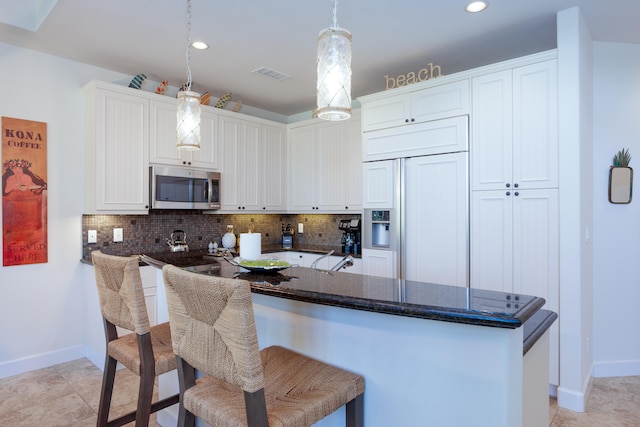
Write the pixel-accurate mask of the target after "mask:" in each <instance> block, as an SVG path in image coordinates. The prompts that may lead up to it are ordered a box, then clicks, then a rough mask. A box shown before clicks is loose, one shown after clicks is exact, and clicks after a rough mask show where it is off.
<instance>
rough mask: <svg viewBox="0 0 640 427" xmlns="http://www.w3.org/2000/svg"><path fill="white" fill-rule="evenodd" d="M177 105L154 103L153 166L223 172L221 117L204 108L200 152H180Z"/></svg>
mask: <svg viewBox="0 0 640 427" xmlns="http://www.w3.org/2000/svg"><path fill="white" fill-rule="evenodd" d="M176 108H177V103H176V101H175V100H174V99H167V100H152V101H150V148H149V161H150V162H151V163H157V164H165V165H177V166H191V167H197V168H203V169H208V170H219V169H220V142H219V137H218V132H217V129H218V115H217V114H216V113H214V112H211V111H206V110H205V109H204V108H203V110H202V112H201V114H200V150H198V151H184V150H178V149H177V148H176V126H177V121H178V120H177V116H176Z"/></svg>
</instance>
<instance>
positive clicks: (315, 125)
mask: <svg viewBox="0 0 640 427" xmlns="http://www.w3.org/2000/svg"><path fill="white" fill-rule="evenodd" d="M359 128H360V125H359V115H358V114H357V113H354V115H353V116H352V118H351V119H349V120H347V121H343V122H324V121H314V122H310V123H306V124H303V125H297V126H295V127H291V128H290V129H289V141H288V145H289V147H288V152H289V159H288V161H289V179H288V182H289V211H290V212H311V213H345V212H355V213H360V210H361V209H362V195H361V194H362V190H361V188H362V187H361V185H362V165H361V154H360V153H361V148H360V145H361V139H360V133H359V130H358V129H359Z"/></svg>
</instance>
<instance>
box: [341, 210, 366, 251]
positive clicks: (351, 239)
mask: <svg viewBox="0 0 640 427" xmlns="http://www.w3.org/2000/svg"><path fill="white" fill-rule="evenodd" d="M338 228H339V229H340V230H342V238H341V239H340V245H341V247H342V252H343V253H345V254H361V253H362V248H361V244H360V236H361V226H360V218H352V219H341V220H340V223H339V225H338Z"/></svg>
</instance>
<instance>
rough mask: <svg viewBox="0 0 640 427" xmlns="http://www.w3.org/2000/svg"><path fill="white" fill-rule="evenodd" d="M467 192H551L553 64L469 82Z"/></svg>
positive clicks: (554, 174) (554, 164)
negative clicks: (469, 178) (469, 186)
mask: <svg viewBox="0 0 640 427" xmlns="http://www.w3.org/2000/svg"><path fill="white" fill-rule="evenodd" d="M472 91H473V114H472V129H473V131H472V141H471V152H472V163H471V170H472V189H473V190H498V189H502V188H519V189H521V190H524V189H532V188H556V187H557V186H558V106H557V102H558V101H557V70H556V61H555V60H552V61H547V62H541V63H538V64H532V65H528V66H523V67H519V68H514V69H513V70H508V71H502V72H499V73H494V74H489V75H486V76H481V77H477V78H474V79H473V90H472Z"/></svg>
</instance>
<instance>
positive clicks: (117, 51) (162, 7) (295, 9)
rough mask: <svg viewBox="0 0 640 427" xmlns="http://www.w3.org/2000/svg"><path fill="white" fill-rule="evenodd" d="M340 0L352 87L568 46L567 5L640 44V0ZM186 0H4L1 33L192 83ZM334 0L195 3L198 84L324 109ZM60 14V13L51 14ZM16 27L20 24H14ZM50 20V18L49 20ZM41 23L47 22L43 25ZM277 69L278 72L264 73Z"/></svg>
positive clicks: (612, 35)
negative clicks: (319, 63) (473, 2)
mask: <svg viewBox="0 0 640 427" xmlns="http://www.w3.org/2000/svg"><path fill="white" fill-rule="evenodd" d="M488 1H489V7H488V9H487V10H486V11H484V12H482V13H479V14H469V13H466V12H465V11H464V6H465V5H466V0H339V1H338V13H337V15H338V24H339V26H341V27H343V28H346V29H348V30H349V31H351V33H352V35H353V45H352V49H353V60H352V72H353V76H352V96H353V98H357V97H358V96H362V95H366V94H370V93H374V92H379V91H382V90H384V89H385V78H384V76H385V75H389V76H396V75H398V74H406V73H408V72H410V71H414V72H417V71H418V70H420V69H421V68H423V67H425V66H426V65H427V64H429V63H433V64H436V65H440V66H441V67H442V71H443V74H452V73H454V72H458V71H462V70H466V69H470V68H475V67H478V66H482V65H486V64H490V63H493V62H497V61H501V60H505V59H510V58H515V57H518V56H522V55H527V54H530V53H535V52H540V51H544V50H548V49H553V48H555V47H556V31H555V22H556V12H557V11H560V10H563V9H567V8H570V7H574V6H579V7H580V9H581V11H582V14H583V17H584V20H585V22H586V24H587V26H588V28H589V30H590V32H591V35H592V38H593V39H594V40H597V41H614V42H624V43H640V29H639V28H640V27H638V24H637V20H638V18H640V1H638V0H535V1H530V2H527V1H525V0H488ZM186 5H187V2H186V0H57V2H56V1H55V0H3V5H2V8H1V9H2V10H0V21H2V22H0V42H4V43H9V44H14V45H17V46H21V47H25V48H29V49H34V50H38V51H42V52H47V53H50V54H53V55H57V56H61V57H65V58H69V59H72V60H75V61H79V62H83V63H87V64H92V65H96V66H99V67H102V68H107V69H111V70H114V71H118V72H122V73H125V74H130V75H131V76H132V77H133V76H134V75H136V74H138V73H144V74H146V75H147V76H148V77H149V79H150V80H154V81H161V80H168V81H169V84H170V85H172V86H180V85H181V84H182V83H184V82H185V80H186V59H185V56H186V55H185V53H186V39H187V31H186V21H187V18H186V16H187V6H186ZM332 7H333V1H332V0H272V1H265V0H253V1H249V0H226V1H221V0H218V1H215V0H192V14H193V17H192V39H194V40H195V39H202V40H204V41H206V42H207V43H209V45H210V46H211V47H210V48H209V49H208V50H205V51H197V50H194V49H192V50H191V70H192V75H193V82H194V84H193V89H194V90H197V91H200V92H205V91H209V92H211V94H212V95H213V96H216V97H217V96H220V95H221V94H223V93H226V92H232V93H233V100H234V101H237V100H242V101H243V103H244V104H245V105H250V106H253V107H257V108H261V109H265V110H269V111H272V112H276V113H279V114H283V115H286V116H288V115H293V114H297V113H301V112H305V111H310V110H312V109H313V108H315V79H316V70H315V66H316V58H315V54H316V40H317V36H318V33H319V32H320V31H321V30H322V29H324V28H326V27H329V26H331V24H332V19H333V17H332ZM47 12H48V15H47ZM11 24H13V25H11ZM38 25H39V26H38ZM25 27H26V28H31V29H36V31H31V30H30V29H25ZM259 67H268V68H272V69H274V70H276V71H279V72H281V73H284V74H287V75H289V76H291V78H289V79H287V80H284V81H280V82H278V81H275V80H272V79H268V78H266V77H263V76H259V75H257V74H255V73H252V71H253V70H255V69H256V68H259Z"/></svg>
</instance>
